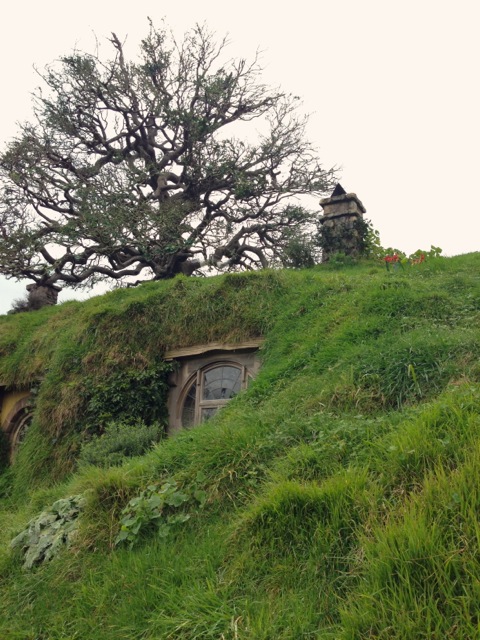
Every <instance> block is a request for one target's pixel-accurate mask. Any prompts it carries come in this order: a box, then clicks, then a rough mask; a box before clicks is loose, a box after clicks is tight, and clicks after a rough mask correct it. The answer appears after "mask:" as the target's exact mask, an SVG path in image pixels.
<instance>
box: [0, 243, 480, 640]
mask: <svg viewBox="0 0 480 640" xmlns="http://www.w3.org/2000/svg"><path fill="white" fill-rule="evenodd" d="M479 267H480V254H473V255H469V256H459V257H457V258H451V259H437V260H432V261H431V262H427V263H425V264H422V265H418V266H416V267H412V268H411V269H410V270H406V271H405V272H400V273H398V272H396V273H390V274H388V273H386V272H385V271H383V270H382V269H380V268H379V267H377V266H375V265H361V266H357V267H351V268H346V267H345V268H343V269H340V270H329V269H326V268H316V269H313V270H310V271H304V272H271V273H269V272H265V273H256V274H248V275H238V276H228V277H220V278H212V279H208V280H186V279H183V278H180V279H178V280H176V281H173V282H169V283H160V284H151V285H145V286H143V287H141V288H139V289H137V290H134V291H118V292H114V293H112V294H108V295H107V296H103V297H102V298H98V299H94V300H91V301H88V302H86V303H81V304H80V303H68V304H66V305H62V306H61V307H59V308H58V309H49V310H46V311H42V312H37V313H34V314H25V315H23V316H17V317H14V318H12V317H8V318H4V319H2V322H1V323H0V353H1V354H2V359H1V360H0V377H1V378H2V379H4V380H6V381H8V382H10V383H11V384H14V383H17V384H18V383H20V382H23V383H25V382H32V383H34V382H35V381H37V380H38V379H39V378H42V379H43V380H44V382H43V384H42V385H41V386H40V390H39V395H38V402H37V417H36V422H35V426H34V428H32V430H31V432H29V436H28V439H29V440H30V441H28V440H27V442H26V443H25V444H24V451H23V453H22V454H21V456H20V459H19V461H18V465H16V468H15V469H14V470H10V471H9V472H6V473H4V474H3V476H0V486H1V483H2V482H3V486H4V489H3V491H4V497H3V499H2V506H1V507H0V509H1V510H0V531H2V535H1V538H2V539H1V541H0V545H1V546H0V637H1V638H2V639H3V638H5V639H9V638H18V639H22V640H26V639H32V640H33V639H34V638H35V639H37V638H38V639H40V638H42V639H47V638H48V639H49V640H53V639H56V638H58V639H60V638H72V639H73V638H76V639H81V640H86V639H89V638H91V639H105V640H110V639H111V640H113V639H115V640H117V639H119V638H125V639H129V640H130V639H137V638H138V639H140V638H145V639H147V638H149V639H153V638H179V639H180V638H181V639H185V640H193V639H196V638H198V639H199V638H202V639H203V638H205V639H207V638H211V639H217V640H220V639H222V638H223V639H227V638H228V639H231V640H237V639H238V640H240V639H242V640H243V639H245V640H247V639H248V640H267V639H271V640H283V639H284V640H287V639H292V640H293V639H295V640H296V639H297V638H312V639H313V638H321V639H327V638H340V639H344V640H346V639H352V640H353V639H363V638H365V639H366V638H378V639H380V638H404V639H417V638H438V639H440V638H462V639H463V638H476V637H480V626H479V625H480V622H479V620H478V611H479V610H480V553H479V552H480V525H479V524H478V512H479V509H480V495H479V494H480V489H479V487H480V482H479V480H480V439H479V436H480V411H479V406H480V404H479V401H480V365H479V353H480V339H479V338H480V329H479V327H480V323H479V319H480V280H479V276H478V274H479ZM259 334H264V335H266V338H267V340H266V344H265V347H264V349H263V360H264V364H263V367H262V370H261V372H260V374H259V376H258V378H257V379H256V380H255V382H254V383H253V384H252V386H251V388H250V389H249V390H248V392H246V393H245V394H243V395H241V396H240V397H238V398H236V399H235V400H234V401H232V402H231V403H230V404H229V405H228V407H227V408H226V409H224V410H223V411H222V412H221V414H220V415H218V416H217V417H216V418H215V419H214V420H212V421H211V422H209V423H208V424H205V425H203V426H201V427H199V428H197V429H195V430H192V431H189V432H185V433H182V434H180V435H179V436H177V437H175V438H172V439H170V440H167V441H164V442H162V443H161V444H160V445H159V446H158V447H157V448H156V449H155V450H153V451H152V452H151V453H149V454H148V455H146V456H144V457H142V458H139V459H135V460H133V461H131V462H129V463H128V464H126V465H125V466H124V467H121V468H112V469H106V470H105V469H104V470H100V469H93V468H90V469H84V470H83V471H80V472H77V473H71V470H72V468H73V463H72V457H73V454H74V451H75V447H74V442H75V437H79V436H78V435H77V436H75V437H73V436H72V434H74V433H75V432H74V425H75V420H76V419H78V416H79V415H81V411H82V404H81V400H79V398H80V399H81V397H82V385H83V384H84V380H85V379H86V378H87V377H90V378H91V377H92V376H96V375H97V376H104V375H106V374H107V373H108V371H110V370H111V369H112V368H113V369H117V368H121V367H142V366H147V365H149V364H151V363H152V362H154V361H155V359H156V358H158V353H159V352H160V353H161V352H162V351H163V350H164V349H166V348H171V347H174V346H180V345H184V344H187V343H190V344H193V343H195V342H204V341H207V340H219V339H225V340H228V341H234V340H241V339H242V338H245V337H250V336H254V335H259ZM59 382H61V386H60V387H59ZM52 435H55V436H56V437H57V442H58V439H59V441H60V446H57V445H53V444H52ZM72 443H73V444H72ZM42 452H43V453H42ZM199 472H200V473H201V475H200V476H199V475H198V474H199ZM167 478H169V479H170V478H171V479H175V480H176V481H177V482H178V483H179V484H180V485H181V486H182V487H183V488H184V490H185V491H187V492H191V491H193V489H194V488H198V487H199V485H201V486H200V488H202V489H204V490H205V491H206V493H207V502H206V504H205V506H204V507H203V508H193V507H191V506H190V507H188V509H189V512H190V515H191V518H190V520H189V521H188V522H186V523H184V524H182V525H181V526H180V525H178V527H177V528H176V529H175V531H174V532H172V533H171V535H170V537H169V538H167V539H160V538H158V537H155V536H147V537H146V538H145V540H144V541H143V542H142V543H141V544H140V545H138V546H136V547H135V548H134V549H133V550H131V551H129V550H127V549H113V548H112V540H113V539H114V537H115V535H116V532H117V530H118V519H119V513H120V510H121V508H122V507H123V505H124V504H125V503H126V501H127V500H128V499H129V497H131V496H133V495H135V494H137V493H138V492H139V491H140V490H141V489H142V488H144V487H145V486H146V485H147V484H149V483H150V482H152V481H155V482H156V481H162V480H164V479H167ZM199 478H200V480H199ZM53 480H54V481H53ZM80 491H82V492H85V495H86V496H87V497H88V507H87V511H86V513H85V514H84V517H83V519H82V527H81V532H80V536H79V538H78V539H77V543H76V545H75V548H73V549H71V550H70V551H66V552H64V553H63V554H62V555H61V557H60V558H58V559H56V560H54V561H52V562H51V563H50V564H49V565H46V566H43V567H41V568H39V569H36V570H34V571H32V572H24V571H22V569H21V558H20V557H19V556H18V555H15V554H12V553H11V552H10V551H9V549H8V542H9V540H10V539H11V538H12V537H13V535H15V534H16V533H17V532H18V531H19V530H21V528H22V527H23V526H24V525H25V523H26V521H27V520H28V519H29V518H31V517H32V516H33V515H34V514H36V513H37V512H38V511H39V510H41V509H42V508H43V507H44V506H48V505H50V504H51V503H52V502H53V500H55V499H56V498H57V497H60V496H64V495H70V494H73V493H78V492H80Z"/></svg>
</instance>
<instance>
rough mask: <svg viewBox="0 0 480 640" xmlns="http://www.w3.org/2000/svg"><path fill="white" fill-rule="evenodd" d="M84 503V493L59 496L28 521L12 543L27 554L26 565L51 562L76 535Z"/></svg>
mask: <svg viewBox="0 0 480 640" xmlns="http://www.w3.org/2000/svg"><path fill="white" fill-rule="evenodd" d="M84 505H85V499H84V498H83V497H82V496H79V495H78V496H70V497H69V498H64V499H61V500H57V501H56V502H55V503H54V504H53V505H52V506H51V508H50V509H48V510H47V511H44V512H42V513H41V514H40V515H39V516H38V517H36V518H34V519H33V520H32V521H31V522H29V523H28V526H27V528H26V529H25V530H24V531H22V532H21V533H19V534H18V535H17V536H16V537H15V538H14V539H13V540H12V541H11V543H10V547H11V548H12V549H16V548H18V549H20V550H21V551H22V552H23V554H24V556H25V558H24V562H23V568H24V569H32V567H34V566H35V565H38V564H40V563H42V562H48V561H49V560H51V559H52V558H53V557H55V556H56V555H57V554H58V553H59V552H60V551H61V550H62V548H63V547H64V546H65V545H66V546H69V545H70V544H71V543H72V540H73V539H74V536H75V532H76V528H77V518H78V516H79V514H80V512H81V510H82V509H83V507H84Z"/></svg>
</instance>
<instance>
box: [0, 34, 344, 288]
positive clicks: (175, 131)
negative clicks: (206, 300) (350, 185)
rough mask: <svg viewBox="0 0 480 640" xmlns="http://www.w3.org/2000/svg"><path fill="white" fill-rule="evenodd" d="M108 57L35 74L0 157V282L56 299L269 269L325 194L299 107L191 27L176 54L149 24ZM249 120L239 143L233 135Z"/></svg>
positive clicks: (327, 181) (78, 58) (89, 57)
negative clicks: (62, 293)
mask: <svg viewBox="0 0 480 640" xmlns="http://www.w3.org/2000/svg"><path fill="white" fill-rule="evenodd" d="M110 44H111V47H112V51H113V56H112V58H111V59H109V60H107V61H105V62H103V61H102V60H101V59H100V56H99V54H98V52H97V53H96V54H88V53H79V52H74V53H72V55H69V56H65V57H62V58H61V59H60V61H59V62H58V63H56V64H54V65H52V66H50V67H47V68H46V70H45V71H44V72H43V73H42V74H41V76H42V79H43V87H42V88H40V89H38V90H37V91H36V92H35V93H34V114H35V118H34V122H33V123H27V124H24V125H22V126H21V129H20V132H19V134H18V136H17V138H16V139H14V140H13V142H11V143H10V144H9V146H8V148H7V149H6V151H5V152H4V153H3V154H2V155H1V156H0V184H1V188H2V190H1V195H0V234H1V237H0V273H2V274H4V275H6V276H9V277H16V278H27V279H29V280H33V282H34V286H36V287H47V288H52V289H54V290H55V291H58V290H59V289H60V288H61V287H62V286H65V285H68V286H72V287H81V286H91V285H93V284H94V283H96V282H98V281H99V280H102V279H108V278H113V279H115V280H117V281H118V280H128V281H130V282H132V281H133V280H136V279H137V281H138V280H139V279H145V278H152V279H162V278H169V277H172V276H174V275H175V274H177V273H185V274H192V273H194V272H198V270H199V269H201V268H204V269H208V268H209V267H215V268H216V269H240V268H247V269H248V268H257V267H266V266H267V265H269V264H272V262H275V261H277V260H279V258H280V257H281V252H282V247H284V245H285V242H287V241H290V240H289V239H291V236H292V232H293V231H295V230H297V229H298V230H299V232H301V230H302V228H303V226H304V225H305V224H306V223H308V222H309V221H310V220H311V218H312V215H313V214H312V212H310V211H308V210H306V209H305V208H303V207H302V206H299V204H298V201H297V200H295V197H296V196H301V195H303V194H314V195H321V194H323V193H325V192H326V191H327V190H328V189H329V188H331V186H332V184H333V179H334V176H333V171H332V170H325V169H323V168H322V166H321V164H320V162H319V160H318V158H317V154H316V151H315V149H314V148H312V146H311V145H310V143H309V142H308V141H307V140H306V139H305V124H306V117H304V116H299V115H298V114H297V100H298V99H297V98H294V97H292V96H290V95H288V94H286V93H284V92H283V91H281V90H278V89H271V88H269V87H267V86H265V85H264V84H262V82H261V80H260V72H261V68H260V66H259V63H258V59H255V60H253V61H252V62H250V63H248V62H246V61H245V60H243V59H240V60H233V61H232V60H230V61H223V62H222V60H223V58H224V54H225V46H226V41H225V40H222V41H220V42H216V40H215V38H214V37H213V36H212V34H211V33H209V32H208V30H207V29H206V28H205V27H203V26H198V25H197V26H196V27H194V28H193V29H192V30H191V31H190V32H188V33H187V34H186V36H185V37H184V39H183V41H182V42H180V43H179V42H177V41H176V40H175V38H174V37H173V36H172V35H171V34H169V32H168V31H167V30H166V29H164V28H161V29H158V28H155V27H154V26H153V25H152V24H150V30H149V33H148V35H147V37H146V38H145V39H144V40H143V41H142V43H141V52H140V57H139V59H138V61H136V62H129V61H127V60H126V59H125V55H124V45H123V43H122V42H121V41H120V40H119V38H118V37H117V36H116V35H115V34H112V37H111V39H110ZM254 119H258V120H257V122H258V123H259V127H260V129H262V128H263V130H264V131H263V133H257V134H256V135H255V137H254V140H255V141H254V142H251V141H247V139H246V138H245V137H244V132H243V129H239V127H238V126H234V123H248V122H251V121H252V120H254ZM229 125H230V126H229ZM243 126H245V125H242V127H243ZM250 127H252V125H250ZM253 128H254V131H255V129H256V128H258V127H253ZM235 133H236V135H235ZM229 134H230V135H229ZM52 300H53V297H52Z"/></svg>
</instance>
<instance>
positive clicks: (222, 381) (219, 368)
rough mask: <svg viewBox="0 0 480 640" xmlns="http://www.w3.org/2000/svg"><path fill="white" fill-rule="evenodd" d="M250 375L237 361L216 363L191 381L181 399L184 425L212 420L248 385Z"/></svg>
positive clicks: (203, 369) (199, 371) (201, 371)
mask: <svg viewBox="0 0 480 640" xmlns="http://www.w3.org/2000/svg"><path fill="white" fill-rule="evenodd" d="M250 379H251V375H250V374H249V372H248V371H247V369H246V367H244V366H242V365H240V364H238V363H236V362H216V363H213V364H210V365H208V366H206V367H203V368H201V369H198V371H197V372H196V373H195V374H194V375H193V376H192V378H190V380H189V381H188V383H187V384H186V386H185V390H184V393H183V396H182V406H181V424H182V426H183V427H193V426H194V425H196V424H199V423H200V422H204V421H205V420H208V418H211V417H212V416H213V415H214V414H215V413H216V412H217V411H218V410H219V409H220V408H221V407H223V406H224V405H226V404H227V402H228V401H229V400H230V399H231V398H233V397H234V396H236V395H237V393H239V392H240V391H241V390H242V389H245V388H246V387H247V385H248V381H249V380H250Z"/></svg>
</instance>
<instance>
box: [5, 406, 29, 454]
mask: <svg viewBox="0 0 480 640" xmlns="http://www.w3.org/2000/svg"><path fill="white" fill-rule="evenodd" d="M31 403H32V400H31V398H30V397H29V396H26V397H23V398H21V399H20V400H18V402H16V403H15V405H14V406H13V408H12V409H11V411H10V413H9V414H8V416H7V418H6V420H5V424H4V425H3V428H4V430H5V432H6V434H7V437H8V440H9V442H10V461H11V462H13V460H14V458H15V454H16V452H17V451H18V448H19V446H20V445H21V443H22V442H23V440H24V439H25V435H26V433H27V431H28V428H29V427H30V423H31V422H32V406H31Z"/></svg>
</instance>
